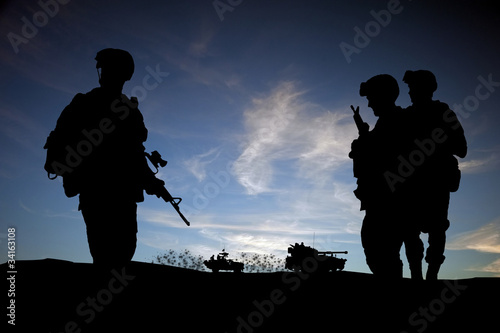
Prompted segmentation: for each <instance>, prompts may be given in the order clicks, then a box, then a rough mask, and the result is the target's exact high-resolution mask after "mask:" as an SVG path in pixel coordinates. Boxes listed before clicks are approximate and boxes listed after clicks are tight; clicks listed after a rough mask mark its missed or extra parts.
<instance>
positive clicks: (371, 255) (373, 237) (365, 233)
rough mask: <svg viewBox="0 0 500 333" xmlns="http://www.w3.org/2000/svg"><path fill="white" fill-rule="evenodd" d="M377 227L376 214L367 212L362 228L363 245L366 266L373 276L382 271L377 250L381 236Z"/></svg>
mask: <svg viewBox="0 0 500 333" xmlns="http://www.w3.org/2000/svg"><path fill="white" fill-rule="evenodd" d="M376 225H377V216H376V214H374V213H372V212H371V211H367V212H366V215H365V218H364V219H363V225H362V226H361V245H362V246H363V250H364V252H365V257H366V264H367V265H368V267H369V268H370V270H371V271H372V273H373V274H377V273H378V272H379V271H380V269H379V264H378V258H377V252H379V249H378V248H377V245H378V237H380V235H379V232H378V230H377V228H376Z"/></svg>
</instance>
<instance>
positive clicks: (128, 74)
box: [95, 48, 134, 81]
mask: <svg viewBox="0 0 500 333" xmlns="http://www.w3.org/2000/svg"><path fill="white" fill-rule="evenodd" d="M95 60H96V61H97V64H96V65H95V67H96V68H97V69H99V68H103V69H106V70H109V71H110V72H112V73H113V75H115V76H117V78H118V79H121V80H123V81H128V80H130V79H131V78H132V74H134V59H133V58H132V56H131V55H130V53H128V52H127V51H124V50H120V49H112V48H108V49H104V50H101V51H99V52H97V55H96V56H95Z"/></svg>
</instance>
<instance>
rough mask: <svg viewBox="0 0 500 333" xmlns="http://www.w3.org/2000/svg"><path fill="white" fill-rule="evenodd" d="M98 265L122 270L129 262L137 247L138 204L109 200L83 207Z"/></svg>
mask: <svg viewBox="0 0 500 333" xmlns="http://www.w3.org/2000/svg"><path fill="white" fill-rule="evenodd" d="M81 211H82V215H83V218H84V220H85V224H86V225H87V238H88V243H89V248H90V253H91V255H92V258H93V260H94V264H96V265H98V266H102V267H119V266H123V265H125V264H126V263H128V262H129V261H130V260H131V259H132V257H133V255H134V253H135V248H136V234H137V220H136V212H137V204H136V203H135V202H123V201H120V202H118V201H115V200H109V201H107V202H102V201H100V202H93V203H87V204H86V205H83V206H82V207H81Z"/></svg>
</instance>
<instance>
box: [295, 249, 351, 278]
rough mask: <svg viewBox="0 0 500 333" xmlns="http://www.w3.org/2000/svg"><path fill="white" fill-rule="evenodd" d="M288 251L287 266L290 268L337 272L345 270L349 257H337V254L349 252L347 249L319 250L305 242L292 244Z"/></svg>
mask: <svg viewBox="0 0 500 333" xmlns="http://www.w3.org/2000/svg"><path fill="white" fill-rule="evenodd" d="M288 253H289V254H290V256H287V257H286V263H285V268H286V269H290V270H296V269H300V270H302V271H304V269H305V270H306V271H308V272H311V270H316V271H318V272H329V271H333V272H336V271H341V270H343V269H344V267H345V262H346V261H347V259H342V258H337V254H340V253H343V254H347V251H338V252H335V251H318V250H316V249H314V248H312V247H310V246H305V245H304V243H302V244H298V243H295V245H292V244H290V247H289V248H288Z"/></svg>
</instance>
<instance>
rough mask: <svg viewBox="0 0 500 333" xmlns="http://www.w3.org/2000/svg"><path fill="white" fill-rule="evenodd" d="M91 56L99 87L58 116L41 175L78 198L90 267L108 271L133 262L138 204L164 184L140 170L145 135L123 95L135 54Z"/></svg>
mask: <svg viewBox="0 0 500 333" xmlns="http://www.w3.org/2000/svg"><path fill="white" fill-rule="evenodd" d="M95 59H96V61H97V64H96V68H97V71H98V76H99V84H100V87H98V88H95V89H93V90H91V91H90V92H88V93H86V94H77V95H76V96H75V97H74V98H73V100H72V101H71V103H70V104H69V105H68V106H67V107H66V108H65V109H64V110H63V111H62V113H61V115H60V117H59V119H58V120H57V125H56V128H55V129H54V131H52V132H51V134H50V136H49V137H48V138H47V143H46V145H45V147H44V148H46V149H48V151H47V161H46V164H45V170H46V171H47V172H49V174H56V175H59V176H62V177H63V185H64V190H65V193H66V195H67V196H68V197H73V196H76V195H78V194H79V201H80V204H79V210H81V212H82V215H83V218H84V220H85V224H86V227H87V238H88V243H89V248H90V253H91V255H92V257H93V261H94V264H95V265H96V266H98V267H101V268H104V269H109V268H113V267H119V266H123V265H125V264H127V263H128V262H129V261H130V260H131V259H132V257H133V255H134V253H135V249H136V241H137V237H136V234H137V218H136V215H137V202H141V201H143V200H144V196H143V189H144V188H145V184H156V183H158V182H161V183H163V182H162V181H161V180H157V179H156V178H154V175H153V174H152V173H151V172H149V173H148V172H147V170H146V169H145V168H146V167H147V162H146V160H145V155H144V146H143V143H144V142H145V141H146V139H147V134H148V131H147V129H146V127H145V125H144V119H143V116H142V114H141V112H140V111H139V109H138V102H137V99H135V98H133V97H132V98H130V99H129V98H128V97H127V96H125V95H123V94H122V89H123V85H124V84H125V82H126V81H128V80H130V79H131V77H132V74H133V72H134V60H133V58H132V56H131V55H130V53H128V52H127V51H124V50H120V49H112V48H108V49H104V50H101V51H99V52H98V53H97V55H96V57H95ZM153 178H154V179H153Z"/></svg>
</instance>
